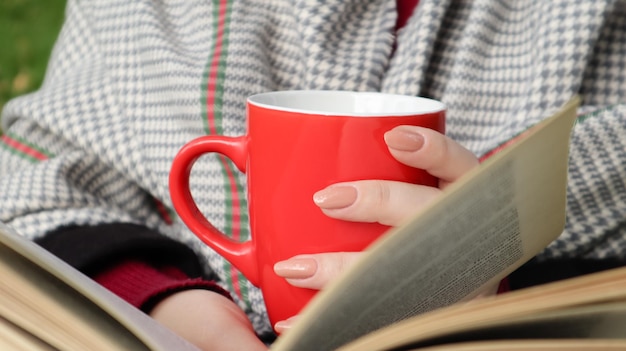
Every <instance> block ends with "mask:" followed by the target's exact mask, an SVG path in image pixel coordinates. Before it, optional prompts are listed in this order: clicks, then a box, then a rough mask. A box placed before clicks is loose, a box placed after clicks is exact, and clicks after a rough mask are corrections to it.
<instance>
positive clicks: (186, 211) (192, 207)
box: [169, 135, 259, 286]
mask: <svg viewBox="0 0 626 351" xmlns="http://www.w3.org/2000/svg"><path fill="white" fill-rule="evenodd" d="M248 140H249V138H248V137H247V136H241V137H225V136H215V135H210V136H202V137H199V138H196V139H194V140H192V141H190V142H189V143H187V144H185V145H184V146H183V147H182V148H181V149H180V150H179V151H178V154H177V155H176V157H174V161H173V163H172V168H171V170H170V176H169V187H170V196H171V198H172V203H173V204H174V209H175V210H176V212H177V213H178V215H179V216H180V218H181V219H182V220H183V222H184V223H185V224H186V225H187V226H188V227H189V229H190V230H191V231H192V232H193V233H194V234H195V235H197V236H198V237H199V238H200V239H202V241H203V242H204V243H206V244H207V245H209V246H210V247H211V248H212V249H213V250H215V251H216V252H217V253H218V254H220V255H221V256H223V257H224V258H225V259H226V260H228V261H229V262H230V263H232V264H233V265H234V266H235V267H237V269H238V270H240V271H241V273H242V274H243V275H244V276H246V278H247V279H248V280H249V281H250V282H251V283H252V284H254V285H256V286H258V283H259V281H258V269H257V263H256V262H257V260H256V250H255V249H254V244H253V242H252V240H249V241H245V242H243V243H241V242H238V241H235V240H233V239H231V238H229V237H228V236H226V235H225V234H224V233H222V232H221V231H220V230H219V229H217V228H215V227H214V226H213V225H212V224H211V223H210V222H209V221H208V220H207V219H206V217H204V215H202V212H200V210H199V209H198V206H197V205H196V203H195V201H194V200H193V198H192V196H191V190H190V189H189V176H190V174H191V168H192V166H193V164H194V163H195V162H196V160H197V159H198V158H199V157H200V156H202V155H203V154H206V153H210V152H217V153H219V154H222V155H224V156H226V157H228V158H229V159H231V160H232V161H233V162H234V164H235V166H237V168H238V169H239V170H240V171H242V172H244V173H245V172H246V160H247V154H248Z"/></svg>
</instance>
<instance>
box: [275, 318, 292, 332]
mask: <svg viewBox="0 0 626 351" xmlns="http://www.w3.org/2000/svg"><path fill="white" fill-rule="evenodd" d="M297 317H298V316H294V317H291V318H289V319H287V320H284V321H280V322H276V324H274V330H276V332H277V333H282V332H284V331H286V330H288V329H291V327H292V326H293V323H294V322H295V321H296V318H297Z"/></svg>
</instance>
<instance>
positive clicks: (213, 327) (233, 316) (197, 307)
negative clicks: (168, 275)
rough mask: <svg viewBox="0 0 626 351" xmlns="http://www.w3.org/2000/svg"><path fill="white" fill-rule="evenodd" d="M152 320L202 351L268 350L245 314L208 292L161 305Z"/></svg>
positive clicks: (170, 298) (182, 294)
mask: <svg viewBox="0 0 626 351" xmlns="http://www.w3.org/2000/svg"><path fill="white" fill-rule="evenodd" d="M150 316H152V317H153V318H154V319H156V320H157V321H159V322H160V323H161V324H163V325H165V326H166V327H168V328H170V329H171V330H172V331H174V332H175V333H176V334H178V335H179V336H181V337H182V338H184V339H186V340H187V341H189V342H191V343H192V344H194V345H196V346H197V347H198V348H200V349H201V350H220V351H221V350H233V351H238V350H252V351H255V350H267V347H266V346H265V345H264V344H263V343H262V342H261V341H260V340H259V339H258V338H257V336H256V334H255V332H254V330H253V328H252V325H251V324H250V322H249V320H248V317H247V316H246V314H245V313H244V312H243V311H242V310H241V309H240V308H239V307H238V306H237V305H236V304H235V303H234V302H232V301H231V300H229V299H228V298H226V297H224V296H222V295H220V294H218V293H215V292H212V291H209V290H200V289H198V290H184V291H181V292H178V293H174V294H172V295H170V296H168V297H166V298H165V299H163V300H162V301H161V302H159V303H158V304H157V305H156V306H155V307H154V309H152V311H151V312H150Z"/></svg>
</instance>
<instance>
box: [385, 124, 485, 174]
mask: <svg viewBox="0 0 626 351" xmlns="http://www.w3.org/2000/svg"><path fill="white" fill-rule="evenodd" d="M385 142H386V143H387V146H388V147H389V151H390V152H391V154H392V155H393V156H394V157H395V158H396V159H397V160H398V161H400V162H402V163H404V164H406V165H409V166H412V167H415V168H420V169H423V170H426V171H427V172H428V173H430V174H432V175H434V176H435V177H437V178H439V179H440V180H443V181H444V182H453V181H455V180H457V179H458V178H460V177H461V176H462V175H464V174H465V173H467V172H468V171H469V170H471V169H472V168H474V167H476V166H477V165H478V159H477V158H476V156H475V155H474V154H473V153H472V152H471V151H469V150H467V149H466V148H464V147H463V146H461V145H460V144H458V143H457V142H455V141H453V140H452V139H450V138H448V137H446V136H445V135H443V134H441V133H439V132H437V131H434V130H432V129H428V128H423V127H417V126H399V127H396V128H394V129H392V130H390V131H388V132H387V133H385Z"/></svg>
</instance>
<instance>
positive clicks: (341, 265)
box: [274, 252, 359, 290]
mask: <svg viewBox="0 0 626 351" xmlns="http://www.w3.org/2000/svg"><path fill="white" fill-rule="evenodd" d="M358 257H359V253H358V252H333V253H321V254H315V255H299V256H295V257H292V258H290V259H288V260H285V261H281V262H278V263H276V264H275V265H274V272H275V273H276V274H277V275H279V276H281V277H283V278H286V279H287V281H288V282H289V283H290V284H291V285H293V286H297V287H301V288H308V289H316V290H320V289H321V288H322V287H324V286H325V285H326V284H327V283H328V282H329V281H331V280H332V279H334V278H335V277H337V276H338V275H339V274H340V273H341V272H342V271H343V270H344V269H345V268H346V267H348V266H350V265H351V264H352V263H353V262H354V261H356V259H357V258H358Z"/></svg>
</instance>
